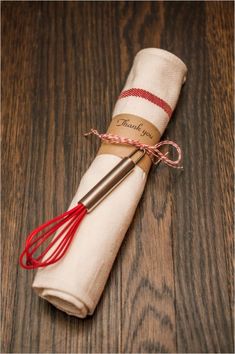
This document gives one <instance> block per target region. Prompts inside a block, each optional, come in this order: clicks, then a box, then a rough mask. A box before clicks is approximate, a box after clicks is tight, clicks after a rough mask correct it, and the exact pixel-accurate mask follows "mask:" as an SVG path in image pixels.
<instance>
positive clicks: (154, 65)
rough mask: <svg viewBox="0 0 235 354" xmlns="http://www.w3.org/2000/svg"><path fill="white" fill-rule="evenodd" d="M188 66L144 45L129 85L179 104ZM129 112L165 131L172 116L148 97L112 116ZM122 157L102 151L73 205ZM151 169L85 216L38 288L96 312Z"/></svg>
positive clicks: (75, 311) (60, 303) (76, 310)
mask: <svg viewBox="0 0 235 354" xmlns="http://www.w3.org/2000/svg"><path fill="white" fill-rule="evenodd" d="M186 72H187V68H186V66H185V64H184V63H183V62H182V61H181V60H180V59H179V58H178V57H176V56H175V55H173V54H171V53H169V52H167V51H165V50H162V49H156V48H148V49H143V50H141V51H140V52H139V53H138V54H137V55H136V57H135V60H134V63H133V66H132V69H131V71H130V74H129V76H128V78H127V82H126V85H125V87H124V90H129V89H131V88H139V89H142V90H145V91H148V92H150V93H151V94H153V95H156V96H158V97H160V98H161V99H163V100H164V101H166V102H167V103H168V104H169V105H170V106H171V108H172V110H173V109H174V108H175V106H176V103H177V100H178V97H179V94H180V90H181V86H182V84H183V83H184V81H185V79H186ZM122 113H128V114H134V115H137V116H140V117H143V118H144V119H146V120H149V121H150V122H151V123H153V124H154V125H155V126H156V127H157V128H158V130H159V131H160V133H161V134H162V133H163V132H164V130H165V128H166V126H167V124H168V121H169V116H168V115H167V113H166V112H165V111H164V109H162V108H161V107H159V106H158V105H156V104H154V103H152V102H151V101H149V100H148V99H145V98H141V97H135V96H128V97H124V98H120V99H119V100H118V101H117V103H116V105H115V108H114V112H113V117H115V116H116V115H118V114H122ZM119 161H120V158H119V157H117V156H114V155H108V154H104V155H99V156H97V157H96V158H95V160H94V161H93V162H92V164H91V165H90V167H89V169H88V170H87V172H86V173H85V175H84V176H83V178H82V179H81V182H80V185H79V187H78V190H77V192H76V194H75V196H74V198H73V200H72V203H71V205H70V208H72V207H73V206H75V205H76V204H77V202H78V201H79V199H81V197H83V196H84V195H85V194H86V192H88V191H89V189H90V188H91V187H93V186H94V185H95V184H96V183H97V182H98V181H99V180H100V179H101V178H102V177H103V176H104V175H105V174H106V173H107V172H108V171H110V170H111V169H112V167H114V166H115V165H116V164H117V163H118V162H119ZM146 178H147V176H146V174H145V173H144V172H143V170H142V169H141V168H140V167H138V166H136V167H135V170H134V172H132V173H131V174H130V175H129V176H128V177H127V178H126V179H125V180H124V181H123V182H122V183H121V184H120V185H119V186H118V187H117V188H116V189H115V190H114V191H113V192H112V193H111V194H110V195H109V196H108V197H107V198H106V199H104V200H103V201H102V203H101V204H99V205H98V206H97V207H96V208H95V209H94V210H93V211H92V212H91V213H90V214H88V215H87V216H86V217H85V218H84V220H83V221H82V223H81V225H80V226H79V229H78V230H77V233H76V235H75V237H74V240H73V243H72V245H71V247H70V248H69V250H68V252H67V253H66V255H65V257H64V258H63V259H62V260H61V261H59V262H58V263H56V264H54V265H51V266H48V267H46V268H43V269H39V270H38V271H37V274H36V277H35V280H34V282H33V288H34V289H35V291H36V292H37V294H38V295H39V296H41V297H42V298H44V299H46V300H47V301H49V302H50V303H52V304H53V305H55V306H56V307H57V308H59V309H61V310H62V311H65V312H67V313H68V314H69V315H73V316H77V317H82V318H83V317H86V316H87V315H88V314H89V315H91V314H92V313H93V312H94V310H95V307H96V305H97V303H98V301H99V299H100V296H101V294H102V291H103V289H104V286H105V283H106V281H107V278H108V276H109V273H110V270H111V267H112V264H113V262H114V260H115V257H116V254H117V252H118V250H119V247H120V245H121V243H122V240H123V238H124V236H125V234H126V232H127V229H128V227H129V225H130V223H131V220H132V218H133V216H134V213H135V210H136V207H137V204H138V202H139V199H140V197H141V195H142V192H143V190H144V186H145V183H146Z"/></svg>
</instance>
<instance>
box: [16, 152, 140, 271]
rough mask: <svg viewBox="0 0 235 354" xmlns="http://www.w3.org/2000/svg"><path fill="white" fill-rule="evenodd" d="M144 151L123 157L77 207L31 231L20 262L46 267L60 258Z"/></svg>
mask: <svg viewBox="0 0 235 354" xmlns="http://www.w3.org/2000/svg"><path fill="white" fill-rule="evenodd" d="M144 154H145V151H142V150H138V149H137V150H136V149H135V150H134V151H133V152H132V153H131V154H130V155H129V156H127V157H124V158H123V159H122V160H121V161H120V162H119V163H118V164H117V165H116V166H115V167H114V168H113V169H112V170H111V171H110V172H109V173H108V174H107V175H106V176H105V177H104V178H102V180H101V181H99V182H98V183H97V184H96V185H95V186H94V187H93V188H92V189H91V190H90V191H89V192H88V193H87V194H86V195H85V196H84V197H83V198H82V199H81V200H80V201H79V202H78V204H77V206H76V207H74V208H72V209H70V210H68V211H66V212H65V213H63V214H61V215H59V216H57V217H55V218H54V219H52V220H49V221H47V222H45V223H44V224H42V225H41V226H39V227H38V228H36V229H35V230H34V231H32V232H31V233H30V234H29V235H28V237H27V239H26V242H25V248H24V250H23V252H22V253H21V255H20V265H21V267H23V268H25V269H34V268H39V267H46V266H48V265H50V264H54V263H56V262H58V261H59V260H60V259H61V258H62V257H63V256H64V255H65V253H66V251H67V250H68V248H69V246H70V244H71V242H72V241H73V238H74V236H75V234H76V231H77V229H78V227H79V225H80V223H81V222H82V220H83V218H84V217H85V215H86V214H87V213H89V212H90V211H91V210H93V209H94V208H95V207H96V206H97V205H98V204H99V203H100V202H101V201H102V200H103V199H104V198H105V197H106V196H107V195H108V194H109V193H110V192H111V191H112V190H113V189H114V188H115V187H116V186H117V185H118V184H119V183H120V182H121V181H122V180H123V179H124V178H126V177H127V176H128V175H129V174H130V173H131V172H132V171H133V170H134V167H135V166H136V164H137V163H138V162H139V161H140V160H141V159H142V157H143V156H144ZM56 231H58V234H56V236H55V237H54V238H53V239H52V241H51V242H50V243H49V244H48V245H47V246H46V248H45V249H44V250H43V251H42V253H41V254H39V255H38V256H36V252H37V251H38V249H39V247H40V246H41V245H42V244H43V243H44V242H45V241H47V240H49V238H51V237H53V236H54V234H55V233H56Z"/></svg>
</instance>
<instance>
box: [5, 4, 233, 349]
mask: <svg viewBox="0 0 235 354" xmlns="http://www.w3.org/2000/svg"><path fill="white" fill-rule="evenodd" d="M145 47H161V48H163V49H166V50H169V51H171V52H173V53H174V54H176V55H178V56H179V57H180V58H181V59H182V60H183V61H184V62H185V63H186V65H187V66H188V79H187V82H186V84H185V86H184V88H183V90H182V94H181V97H180V100H179V103H178V106H177V109H176V111H175V113H174V116H173V118H172V122H171V123H170V125H169V127H168V129H167V132H166V134H165V136H168V137H170V138H171V139H173V140H175V141H176V142H177V143H178V144H179V145H180V146H181V147H182V150H183V152H184V162H183V165H184V170H183V171H182V172H179V171H176V170H173V169H169V168H168V167H166V166H164V165H163V164H162V165H161V166H160V167H159V168H157V169H154V168H153V169H152V170H151V173H150V175H149V179H148V183H147V186H146V189H145V192H144V195H143V198H142V200H141V202H140V204H139V207H138V209H137V211H136V214H135V217H134V220H133V222H132V224H131V227H130V229H129V231H128V234H127V235H126V238H125V241H124V243H123V245H122V247H121V249H120V252H119V254H118V257H117V259H116V262H115V264H114V267H113V269H112V272H111V275H110V278H109V280H108V283H107V286H106V288H105V291H104V293H103V296H102V298H101V301H100V303H99V305H98V307H97V309H96V311H95V313H94V315H93V316H92V317H89V318H87V319H85V320H81V319H78V318H75V317H69V316H67V315H66V314H65V313H63V312H61V311H59V310H56V309H55V308H54V307H53V306H52V305H50V304H49V303H46V302H45V301H43V300H41V299H39V298H38V297H37V296H36V295H35V294H34V292H33V291H32V289H31V284H32V281H33V278H34V273H33V272H27V271H24V270H22V269H20V268H19V266H18V257H19V253H20V251H21V250H22V248H23V244H24V240H25V237H26V235H27V233H28V232H29V231H30V230H32V229H33V228H35V227H36V226H37V225H38V224H40V223H42V222H43V221H45V220H47V219H49V218H51V217H52V216H53V215H57V214H59V213H61V212H62V211H63V210H64V209H65V208H66V207H67V206H68V204H69V202H70V201H71V199H72V197H73V195H74V193H75V191H76V188H77V186H78V184H79V180H80V178H81V176H82V175H83V173H84V172H85V171H86V169H87V168H88V166H89V164H90V163H91V161H92V159H93V158H94V156H95V153H96V151H97V149H98V146H99V142H98V141H97V140H95V139H93V140H92V143H91V142H90V141H89V140H88V141H87V140H86V141H85V140H84V138H83V136H82V133H83V132H86V131H88V130H89V129H90V128H91V127H95V128H97V129H98V130H100V131H105V129H106V127H107V126H108V123H109V121H110V116H111V112H112V108H113V106H114V103H115V100H116V98H117V96H118V94H119V93H120V91H121V89H122V87H123V85H124V82H125V79H126V77H127V74H128V71H129V69H130V67H131V65H132V61H133V58H134V56H135V54H136V53H137V51H138V50H140V49H142V48H145ZM232 64H233V3H232V2H3V3H2V294H3V296H2V314H3V316H2V319H3V321H2V322H3V334H2V352H19V353H26V352H31V353H34V352H35V353H38V352H51V353H62V352H66V353H79V352H90V353H91V352H95V353H97V352H100V353H104V352H109V353H110V352H132V353H133V352H142V353H150V352H155V353H156V352H179V353H183V352H187V353H189V352H226V353H227V352H233V349H234V347H233V312H232V298H233V289H232V286H233V277H232V276H233V267H232V258H233V217H232V215H233V214H232V206H233V204H232V194H233V172H232V171H233V170H232V162H233V160H232V154H233V145H232V144H233V102H232V98H233V70H232Z"/></svg>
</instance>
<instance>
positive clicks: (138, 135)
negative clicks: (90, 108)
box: [98, 114, 161, 173]
mask: <svg viewBox="0 0 235 354" xmlns="http://www.w3.org/2000/svg"><path fill="white" fill-rule="evenodd" d="M107 133H109V134H116V135H119V136H123V137H128V138H130V139H134V140H139V141H140V142H141V143H144V144H148V145H155V144H156V143H158V142H159V140H160V138H161V134H160V132H159V131H158V129H157V128H156V127H155V126H154V125H153V124H152V123H150V122H149V121H147V120H146V119H144V118H141V117H138V116H135V115H132V114H119V115H117V116H115V117H114V118H113V119H112V121H111V123H110V125H109V127H108V130H107ZM135 149H136V148H135V147H133V146H128V145H115V144H109V143H105V142H103V143H102V144H101V147H100V149H99V151H98V155H101V154H112V155H116V156H119V157H125V156H127V155H129V154H130V153H131V152H132V151H133V150H135ZM151 163H152V161H151V159H150V157H149V156H148V155H145V156H144V158H143V159H142V160H141V161H140V162H139V163H138V166H139V167H141V168H142V170H143V171H144V172H145V173H148V172H149V169H150V167H151Z"/></svg>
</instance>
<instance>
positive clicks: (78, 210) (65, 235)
mask: <svg viewBox="0 0 235 354" xmlns="http://www.w3.org/2000/svg"><path fill="white" fill-rule="evenodd" d="M86 213H87V209H86V208H85V206H84V205H83V204H81V203H79V204H78V205H77V206H76V207H74V208H73V209H70V210H68V211H66V212H65V213H63V214H61V215H59V216H56V217H55V218H54V219H51V220H49V221H47V222H45V223H44V224H42V225H41V226H39V227H38V228H36V229H35V230H33V231H32V232H31V233H30V234H29V235H28V237H27V239H26V242H25V249H24V251H23V252H22V253H21V255H20V265H21V267H22V268H25V269H34V268H39V267H46V266H48V265H50V264H54V263H56V262H58V261H59V260H60V259H61V258H62V257H63V256H64V255H65V253H66V252H67V250H68V248H69V246H70V244H71V242H72V240H73V238H74V235H75V233H76V230H77V228H78V226H79V224H80V222H81V221H82V219H83V218H84V216H85V215H86ZM48 227H49V229H48ZM60 228H62V229H61V230H60V232H59V233H58V235H56V236H55V237H54V238H53V239H52V241H51V242H50V243H49V244H48V245H47V247H46V248H45V249H44V250H43V251H42V252H41V253H40V254H39V255H38V256H35V257H34V255H35V253H36V252H37V250H38V249H39V247H40V246H41V245H42V244H43V243H44V242H46V241H47V240H48V239H49V238H50V237H51V236H53V235H54V234H55V232H56V231H58V230H59V229H60ZM43 230H45V231H44V232H43V233H42V234H40V233H41V231H43ZM60 239H61V240H60ZM53 247H54V249H53ZM49 251H51V252H50V253H49V254H48V252H49Z"/></svg>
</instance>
